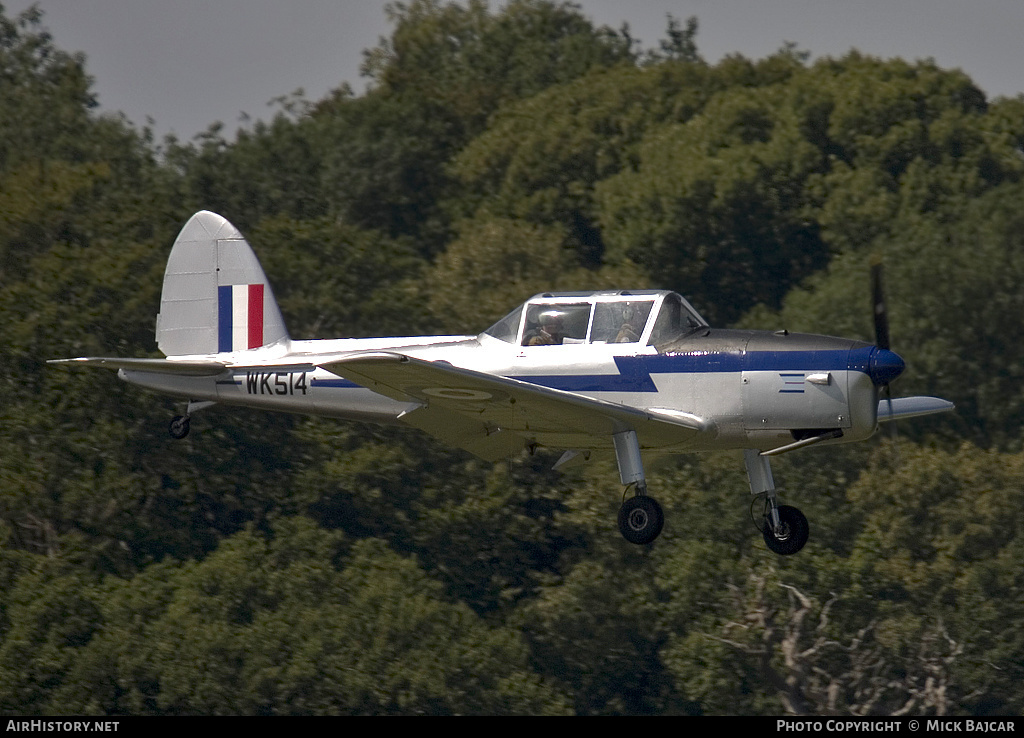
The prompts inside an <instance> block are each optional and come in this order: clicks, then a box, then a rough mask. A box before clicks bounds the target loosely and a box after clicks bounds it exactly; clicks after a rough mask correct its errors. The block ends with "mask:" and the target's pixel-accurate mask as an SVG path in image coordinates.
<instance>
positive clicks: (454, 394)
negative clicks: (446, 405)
mask: <svg viewBox="0 0 1024 738" xmlns="http://www.w3.org/2000/svg"><path fill="white" fill-rule="evenodd" d="M423 394H425V395H429V396H430V397H439V398H441V399H444V400H468V401H470V402H473V401H476V402H480V401H483V400H489V399H491V398H492V397H493V396H494V395H492V394H491V393H490V392H484V391H483V390H474V389H457V388H455V387H424V388H423Z"/></svg>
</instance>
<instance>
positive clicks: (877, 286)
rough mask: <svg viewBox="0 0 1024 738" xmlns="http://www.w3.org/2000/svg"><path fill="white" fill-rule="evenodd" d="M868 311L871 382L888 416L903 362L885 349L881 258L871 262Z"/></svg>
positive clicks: (885, 310)
mask: <svg viewBox="0 0 1024 738" xmlns="http://www.w3.org/2000/svg"><path fill="white" fill-rule="evenodd" d="M871 310H872V314H873V316H874V319H875V346H876V347H877V350H876V351H875V352H873V354H872V360H871V372H870V374H871V380H872V381H873V382H874V383H875V385H877V386H878V387H879V388H880V389H881V391H882V392H883V393H884V394H885V400H886V403H887V404H888V407H889V415H890V416H891V415H892V386H891V383H892V381H893V380H894V379H896V377H898V376H899V375H900V374H901V373H902V372H903V368H904V366H905V364H904V362H903V359H902V358H900V356H899V355H898V354H896V353H894V352H893V351H892V350H891V349H890V347H889V346H890V344H889V311H888V308H887V307H886V304H885V286H884V282H883V278H882V259H881V257H879V256H877V255H876V256H874V257H872V259H871ZM890 424H891V426H892V431H891V433H892V441H893V446H894V447H895V444H896V423H893V422H891V421H890Z"/></svg>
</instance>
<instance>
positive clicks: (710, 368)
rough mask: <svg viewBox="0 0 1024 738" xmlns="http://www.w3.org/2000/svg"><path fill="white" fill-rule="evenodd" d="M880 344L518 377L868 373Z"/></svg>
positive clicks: (607, 387)
mask: <svg viewBox="0 0 1024 738" xmlns="http://www.w3.org/2000/svg"><path fill="white" fill-rule="evenodd" d="M874 350H875V348H874V346H867V347H864V348H856V349H841V350H823V351H748V352H745V353H741V352H731V353H716V352H693V353H688V354H658V355H656V356H616V357H614V359H615V367H616V368H617V369H618V370H619V373H618V374H543V375H530V374H521V375H516V376H514V377H512V378H513V379H518V380H520V381H522V382H529V383H530V384H537V385H540V386H542V387H549V388H551V389H559V390H565V391H568V392H657V391H658V388H657V387H656V386H655V384H654V380H653V379H652V378H651V375H652V374H723V373H729V372H744V371H748V372H789V371H794V370H801V371H805V372H827V371H847V370H849V371H859V372H864V373H867V368H868V361H869V358H870V355H871V352H872V351H874Z"/></svg>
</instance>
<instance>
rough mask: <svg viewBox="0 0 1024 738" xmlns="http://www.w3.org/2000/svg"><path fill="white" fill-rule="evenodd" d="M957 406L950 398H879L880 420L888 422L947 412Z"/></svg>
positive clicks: (880, 421)
mask: <svg viewBox="0 0 1024 738" xmlns="http://www.w3.org/2000/svg"><path fill="white" fill-rule="evenodd" d="M890 402H891V403H892V404H891V405H890ZM955 408H956V405H954V404H953V403H952V402H950V401H949V400H940V399H939V398H938V397H897V398H895V399H893V400H891V401H890V400H879V401H878V422H879V423H887V422H889V421H890V420H901V419H903V418H916V417H918V416H920V415H933V414H935V413H946V412H949V411H950V410H953V409H955Z"/></svg>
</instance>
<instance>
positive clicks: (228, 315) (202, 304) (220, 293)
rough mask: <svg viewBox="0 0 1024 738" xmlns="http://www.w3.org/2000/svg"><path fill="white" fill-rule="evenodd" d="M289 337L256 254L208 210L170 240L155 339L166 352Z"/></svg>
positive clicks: (239, 347) (210, 350)
mask: <svg viewBox="0 0 1024 738" xmlns="http://www.w3.org/2000/svg"><path fill="white" fill-rule="evenodd" d="M288 341H289V337H288V330H287V329H286V328H285V325H284V318H283V317H282V316H281V310H280V309H279V308H278V307H277V301H276V300H275V299H274V293H273V292H272V291H271V289H270V283H269V282H268V281H267V276H266V274H264V273H263V268H262V267H261V266H260V263H259V260H258V259H257V258H256V254H254V253H253V251H252V248H251V247H250V246H249V244H248V243H247V242H246V240H245V238H244V237H243V236H242V234H241V233H239V232H238V229H237V228H235V227H234V226H233V225H231V223H229V222H228V221H227V220H226V219H224V218H222V217H221V216H219V215H217V214H216V213H211V212H209V211H207V210H203V211H200V212H198V213H196V214H195V215H193V216H192V217H191V218H190V219H189V221H188V222H187V223H186V224H185V227H184V228H182V229H181V233H179V234H178V238H177V239H176V240H175V241H174V247H173V248H172V249H171V255H170V257H169V258H168V259H167V270H166V271H165V272H164V286H163V293H162V294H161V296H160V314H159V315H158V316H157V323H156V342H157V345H158V346H159V347H160V350H161V351H163V353H164V354H165V355H166V356H183V355H192V354H216V353H222V352H233V351H245V350H247V349H256V348H262V347H264V346H271V345H274V344H280V343H285V344H287V343H288Z"/></svg>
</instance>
